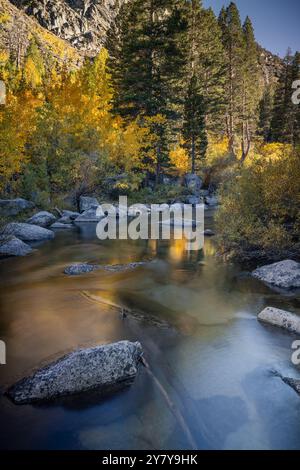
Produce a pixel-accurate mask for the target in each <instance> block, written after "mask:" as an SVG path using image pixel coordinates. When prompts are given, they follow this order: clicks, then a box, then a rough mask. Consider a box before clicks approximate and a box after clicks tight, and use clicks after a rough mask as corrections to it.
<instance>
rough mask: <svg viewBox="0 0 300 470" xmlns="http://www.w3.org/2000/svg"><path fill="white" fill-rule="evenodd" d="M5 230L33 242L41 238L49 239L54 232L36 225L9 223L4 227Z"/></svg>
mask: <svg viewBox="0 0 300 470" xmlns="http://www.w3.org/2000/svg"><path fill="white" fill-rule="evenodd" d="M5 232H8V233H9V234H10V235H14V236H15V237H17V238H19V239H20V240H23V241H28V242H31V241H32V242H33V241H42V240H51V239H52V238H54V236H55V235H54V233H53V232H52V231H51V230H48V229H46V228H43V227H39V226H38V225H31V224H22V223H11V224H8V225H7V226H6V228H5Z"/></svg>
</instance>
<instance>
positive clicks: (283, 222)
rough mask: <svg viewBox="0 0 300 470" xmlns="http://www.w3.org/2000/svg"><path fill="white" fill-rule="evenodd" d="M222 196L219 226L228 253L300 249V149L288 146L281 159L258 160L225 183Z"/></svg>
mask: <svg viewBox="0 0 300 470" xmlns="http://www.w3.org/2000/svg"><path fill="white" fill-rule="evenodd" d="M220 195H221V200H222V206H221V208H220V210H219V213H218V215H217V228H218V231H219V234H220V235H219V240H220V245H221V248H222V251H223V252H231V253H233V254H237V255H238V256H243V255H244V254H245V253H249V252H251V251H255V250H260V251H262V252H263V253H265V254H266V256H268V255H271V254H272V253H273V254H274V255H275V256H280V253H284V252H289V251H290V252H299V253H300V251H299V246H300V243H299V242H300V240H299V226H300V154H299V150H295V149H294V150H293V149H291V148H290V147H288V146H286V148H285V149H282V151H281V155H280V157H278V158H276V159H275V160H273V159H270V160H269V159H262V158H261V159H256V160H255V161H254V162H253V163H252V165H249V166H248V167H247V168H244V169H241V170H240V171H239V172H238V173H237V174H236V175H235V176H234V177H233V178H231V180H230V181H229V182H227V183H225V184H224V185H223V187H222V189H221V191H220Z"/></svg>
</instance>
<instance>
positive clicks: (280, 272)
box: [252, 260, 300, 289]
mask: <svg viewBox="0 0 300 470" xmlns="http://www.w3.org/2000/svg"><path fill="white" fill-rule="evenodd" d="M252 276H253V277H255V278H256V279H259V280H261V281H263V282H265V283H267V284H270V285H273V286H276V287H280V288H283V289H297V288H300V263H296V261H291V260H285V261H280V262H279V263H274V264H269V265H267V266H262V267H261V268H258V269H256V270H255V271H253V273H252Z"/></svg>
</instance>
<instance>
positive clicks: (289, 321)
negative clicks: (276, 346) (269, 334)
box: [258, 307, 300, 334]
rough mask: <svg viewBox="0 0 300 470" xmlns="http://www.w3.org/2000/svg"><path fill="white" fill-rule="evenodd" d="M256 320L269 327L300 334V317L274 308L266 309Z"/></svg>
mask: <svg viewBox="0 0 300 470" xmlns="http://www.w3.org/2000/svg"><path fill="white" fill-rule="evenodd" d="M258 319H259V320H260V321H262V322H264V323H268V324H269V325H274V326H278V327H280V328H284V329H285V330H288V331H290V332H291V333H297V334H300V316H298V315H295V314H293V313H290V312H286V311H285V310H280V309H278V308H274V307H267V308H265V309H264V310H263V311H262V312H260V313H259V315H258Z"/></svg>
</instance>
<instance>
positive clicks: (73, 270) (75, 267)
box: [64, 263, 100, 276]
mask: <svg viewBox="0 0 300 470" xmlns="http://www.w3.org/2000/svg"><path fill="white" fill-rule="evenodd" d="M97 269H100V266H99V265H97V264H87V263H81V264H72V266H68V267H67V268H66V269H65V270H64V273H65V274H67V275H68V276H80V275H81V274H87V273H91V272H93V271H96V270H97Z"/></svg>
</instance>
